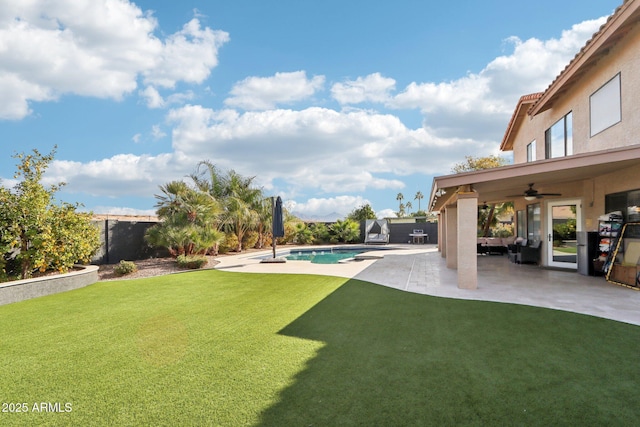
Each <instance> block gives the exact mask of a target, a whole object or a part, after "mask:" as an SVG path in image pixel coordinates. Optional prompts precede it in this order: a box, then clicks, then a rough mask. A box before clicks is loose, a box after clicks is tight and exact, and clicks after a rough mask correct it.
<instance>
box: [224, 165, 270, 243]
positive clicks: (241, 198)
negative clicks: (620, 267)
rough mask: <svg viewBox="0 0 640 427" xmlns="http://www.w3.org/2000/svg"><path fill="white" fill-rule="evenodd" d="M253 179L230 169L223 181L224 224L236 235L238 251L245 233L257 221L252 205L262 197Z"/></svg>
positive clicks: (257, 216) (256, 213) (254, 225)
mask: <svg viewBox="0 0 640 427" xmlns="http://www.w3.org/2000/svg"><path fill="white" fill-rule="evenodd" d="M254 179H255V177H249V178H246V177H243V176H242V175H240V174H238V173H237V172H235V171H234V170H230V171H229V172H228V173H227V176H226V177H225V181H224V182H225V186H224V207H225V225H226V226H227V227H228V229H229V231H232V232H233V233H234V234H235V235H236V236H237V237H238V247H237V249H236V250H237V251H238V252H242V238H243V237H244V235H245V233H246V232H247V231H249V230H251V229H252V228H254V227H256V226H257V224H258V221H259V215H258V212H256V210H255V209H254V207H255V206H257V205H258V203H259V201H260V200H262V199H263V198H264V197H263V195H262V190H261V189H259V188H255V187H254V186H253V180H254Z"/></svg>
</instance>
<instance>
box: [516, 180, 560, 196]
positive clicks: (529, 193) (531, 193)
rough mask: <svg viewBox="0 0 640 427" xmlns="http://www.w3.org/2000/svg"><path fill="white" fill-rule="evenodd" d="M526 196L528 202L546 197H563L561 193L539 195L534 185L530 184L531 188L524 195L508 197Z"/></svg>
mask: <svg viewBox="0 0 640 427" xmlns="http://www.w3.org/2000/svg"><path fill="white" fill-rule="evenodd" d="M520 196H524V198H525V199H526V200H535V199H542V198H543V197H544V196H562V194H560V193H538V190H535V189H534V188H533V183H531V184H529V188H528V189H527V190H526V191H525V192H524V194H515V195H511V196H508V197H520Z"/></svg>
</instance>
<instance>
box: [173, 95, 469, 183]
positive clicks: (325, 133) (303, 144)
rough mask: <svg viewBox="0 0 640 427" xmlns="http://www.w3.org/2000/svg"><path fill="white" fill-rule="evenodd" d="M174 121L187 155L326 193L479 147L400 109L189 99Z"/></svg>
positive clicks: (431, 166)
mask: <svg viewBox="0 0 640 427" xmlns="http://www.w3.org/2000/svg"><path fill="white" fill-rule="evenodd" d="M168 121H169V123H170V124H173V125H174V130H173V147H174V148H175V149H176V150H177V151H178V152H180V153H182V154H184V155H185V156H193V158H194V160H195V159H202V158H209V159H215V162H216V163H219V164H220V165H221V166H222V167H227V168H228V167H233V168H234V169H236V170H238V171H239V172H241V173H244V174H248V175H260V176H264V177H267V178H266V179H267V180H269V181H270V180H271V179H273V178H275V177H283V179H285V180H287V182H288V183H289V184H291V185H294V186H310V187H313V188H316V189H320V190H322V191H325V192H331V191H336V190H337V189H342V190H343V191H354V192H355V191H364V190H365V189H367V188H378V189H382V188H400V187H401V186H402V183H401V182H400V181H398V179H396V178H383V177H381V176H380V175H381V174H385V173H394V174H401V175H404V174H410V173H425V174H427V173H431V172H434V171H442V169H441V168H442V167H443V166H444V164H443V162H442V160H443V159H447V158H449V157H450V156H453V155H455V154H456V153H459V152H460V151H464V152H467V153H468V152H475V150H474V144H473V143H471V142H470V141H461V140H457V139H451V140H444V139H438V138H434V137H433V136H431V135H429V134H428V132H426V131H425V130H424V129H417V130H412V129H409V128H407V127H406V126H405V125H404V124H403V123H402V122H401V121H400V120H399V119H398V118H397V117H395V116H392V115H387V114H376V113H370V112H364V111H353V112H337V111H334V110H330V109H325V108H318V107H313V108H307V109H305V110H301V111H293V110H270V111H263V112H247V113H244V114H238V113H237V112H235V111H232V110H223V111H214V110H210V109H206V108H203V107H201V106H193V105H190V106H185V107H183V108H180V109H174V110H172V111H171V112H170V113H169V115H168ZM462 143H466V146H464V147H463V146H462ZM462 157H463V156H459V158H462ZM258 172H259V173H258Z"/></svg>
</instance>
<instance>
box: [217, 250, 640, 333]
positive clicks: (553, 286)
mask: <svg viewBox="0 0 640 427" xmlns="http://www.w3.org/2000/svg"><path fill="white" fill-rule="evenodd" d="M385 248H393V249H394V250H392V251H387V250H385V251H380V250H377V251H376V250H375V247H373V248H372V251H371V252H370V253H364V254H362V255H363V256H364V257H365V258H368V257H367V255H371V256H372V257H375V259H366V260H363V261H356V262H347V263H339V264H312V263H311V262H309V261H287V262H286V263H273V264H271V263H260V259H256V257H260V256H264V255H265V254H269V253H270V251H265V252H259V253H256V252H254V253H250V254H240V255H234V256H225V257H220V258H218V260H219V261H220V263H219V264H218V265H217V266H216V268H217V269H220V270H227V271H238V272H252V273H289V274H321V275H328V276H338V277H344V278H354V279H359V280H365V281H369V282H372V283H376V284H379V285H383V286H388V287H392V288H395V289H399V290H402V291H406V292H414V293H419V294H424V295H432V296H438V297H446V298H458V299H469V300H483V301H495V302H506V303H515V304H523V305H531V306H537V307H546V308H552V309H557V310H565V311H571V312H576V313H582V314H588V315H592V316H597V317H602V318H606V319H611V320H617V321H620V322H625V323H630V324H634V325H639V326H640V291H637V290H633V289H629V288H625V287H622V286H617V285H613V284H611V283H608V282H607V281H605V280H604V278H603V277H591V276H583V275H580V274H578V273H576V272H567V271H557V270H549V269H544V268H540V267H538V266H535V265H519V264H514V263H511V262H509V261H508V259H507V257H506V256H478V289H475V290H465V289H458V287H457V275H456V270H453V269H450V268H447V267H446V261H445V260H444V258H442V257H441V254H440V253H439V252H438V251H437V248H436V247H435V246H434V245H388V246H385ZM281 249H286V250H290V251H295V250H296V249H297V247H289V246H287V247H285V248H281ZM301 249H302V248H301ZM304 249H309V247H304ZM318 250H321V249H320V248H318Z"/></svg>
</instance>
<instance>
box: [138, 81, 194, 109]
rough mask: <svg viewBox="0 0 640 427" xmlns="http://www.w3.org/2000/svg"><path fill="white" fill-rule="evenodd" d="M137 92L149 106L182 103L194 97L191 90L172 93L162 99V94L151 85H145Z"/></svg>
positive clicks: (157, 106) (158, 106)
mask: <svg viewBox="0 0 640 427" xmlns="http://www.w3.org/2000/svg"><path fill="white" fill-rule="evenodd" d="M138 94H139V95H140V97H141V98H142V99H143V100H144V101H145V102H146V104H147V107H149V108H165V107H167V106H169V105H174V104H184V103H185V102H186V101H190V100H192V99H193V98H194V97H195V95H194V93H193V91H187V92H182V93H179V92H177V93H172V94H170V95H169V96H168V97H167V98H166V99H164V98H163V97H162V95H160V92H158V90H157V89H156V88H155V87H153V86H147V87H145V88H144V90H141V91H139V92H138Z"/></svg>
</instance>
